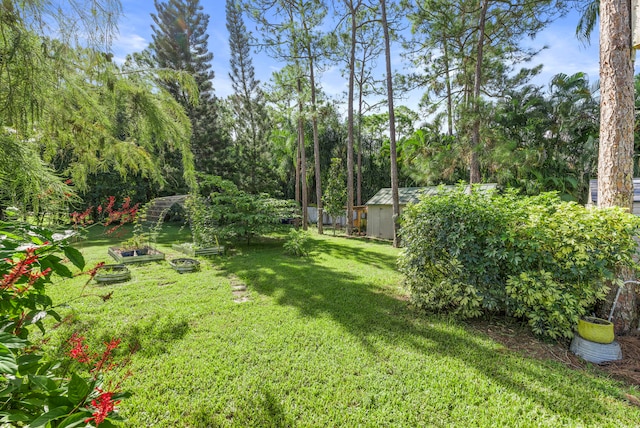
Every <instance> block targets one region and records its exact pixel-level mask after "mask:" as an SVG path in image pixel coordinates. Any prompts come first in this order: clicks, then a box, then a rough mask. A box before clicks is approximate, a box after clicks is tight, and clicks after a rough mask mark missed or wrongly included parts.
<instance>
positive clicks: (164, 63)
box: [150, 0, 229, 175]
mask: <svg viewBox="0 0 640 428" xmlns="http://www.w3.org/2000/svg"><path fill="white" fill-rule="evenodd" d="M154 4H155V7H156V11H157V14H151V17H152V19H153V22H154V24H153V25H151V29H152V31H153V34H152V39H153V42H152V44H151V46H150V50H151V53H152V61H153V62H154V63H155V65H156V66H157V67H159V68H167V69H172V70H183V71H186V72H188V73H190V74H192V75H193V77H194V79H195V80H196V83H197V85H198V91H199V99H198V101H197V103H193V102H191V100H190V98H189V94H188V93H187V92H186V91H185V90H184V88H182V87H181V86H180V84H179V83H176V82H175V81H171V82H169V81H161V82H160V85H162V86H163V87H164V88H165V89H166V90H167V91H169V93H171V94H172V95H173V97H174V98H175V99H176V100H177V101H178V102H179V103H180V104H181V105H182V106H183V107H184V109H185V111H186V112H187V115H188V116H189V119H190V120H191V127H192V137H191V149H192V151H193V153H194V157H195V165H196V169H197V170H198V171H202V172H206V173H211V174H217V175H228V170H229V164H228V161H227V138H226V136H225V135H224V134H223V133H222V132H221V130H220V129H219V127H218V126H217V123H218V118H217V117H218V114H217V113H218V107H217V104H218V100H217V99H216V97H215V95H214V89H213V78H214V72H213V70H212V69H211V60H212V59H213V53H211V52H209V48H208V43H207V42H208V38H209V35H208V34H207V32H206V31H207V26H208V24H209V15H207V14H205V13H203V12H202V10H203V8H202V6H201V5H200V1H199V0H168V1H164V2H161V1H158V0H155V1H154ZM167 156H168V157H171V154H167ZM168 163H169V164H170V165H177V163H175V161H169V162H168Z"/></svg>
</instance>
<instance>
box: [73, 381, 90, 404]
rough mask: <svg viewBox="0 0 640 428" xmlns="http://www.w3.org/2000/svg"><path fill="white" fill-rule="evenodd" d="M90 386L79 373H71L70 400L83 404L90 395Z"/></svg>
mask: <svg viewBox="0 0 640 428" xmlns="http://www.w3.org/2000/svg"><path fill="white" fill-rule="evenodd" d="M90 390H91V389H90V386H89V384H88V383H87V381H85V380H84V379H83V378H81V377H80V376H78V375H77V374H75V373H74V374H73V375H71V381H70V382H69V386H68V391H69V400H71V402H73V404H75V405H79V404H82V403H83V402H84V400H85V399H86V398H87V395H89V391H90Z"/></svg>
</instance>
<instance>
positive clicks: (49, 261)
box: [40, 255, 73, 278]
mask: <svg viewBox="0 0 640 428" xmlns="http://www.w3.org/2000/svg"><path fill="white" fill-rule="evenodd" d="M61 261H62V259H61V258H60V257H58V256H53V255H48V256H46V257H44V258H41V259H40V266H41V267H42V270H44V269H46V268H51V270H52V271H53V272H54V273H56V274H58V275H60V276H63V277H65V278H71V277H72V276H73V273H71V270H69V268H68V267H66V266H65V265H63V264H62V263H61Z"/></svg>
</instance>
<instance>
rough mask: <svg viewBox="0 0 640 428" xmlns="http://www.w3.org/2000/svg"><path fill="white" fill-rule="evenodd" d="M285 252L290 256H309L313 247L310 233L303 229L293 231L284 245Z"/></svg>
mask: <svg viewBox="0 0 640 428" xmlns="http://www.w3.org/2000/svg"><path fill="white" fill-rule="evenodd" d="M283 247H284V252H285V253H286V254H289V255H290V256H296V257H302V256H308V255H309V251H310V247H311V237H310V236H309V232H307V231H306V230H301V229H291V230H290V231H289V234H288V235H287V242H285V243H284V245H283Z"/></svg>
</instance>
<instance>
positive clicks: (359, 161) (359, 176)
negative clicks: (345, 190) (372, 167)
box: [356, 61, 364, 206]
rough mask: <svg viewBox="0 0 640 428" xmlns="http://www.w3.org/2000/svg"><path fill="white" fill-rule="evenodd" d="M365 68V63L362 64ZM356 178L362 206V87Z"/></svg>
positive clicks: (357, 192)
mask: <svg viewBox="0 0 640 428" xmlns="http://www.w3.org/2000/svg"><path fill="white" fill-rule="evenodd" d="M362 67H363V68H364V61H363V63H362ZM357 166H358V171H357V177H356V205H358V206H360V205H362V87H360V90H359V91H358V156H357Z"/></svg>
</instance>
